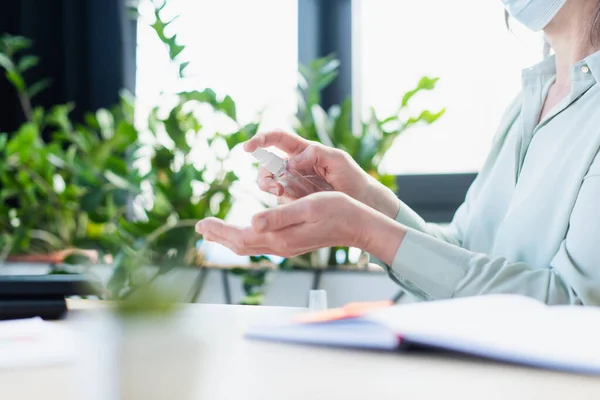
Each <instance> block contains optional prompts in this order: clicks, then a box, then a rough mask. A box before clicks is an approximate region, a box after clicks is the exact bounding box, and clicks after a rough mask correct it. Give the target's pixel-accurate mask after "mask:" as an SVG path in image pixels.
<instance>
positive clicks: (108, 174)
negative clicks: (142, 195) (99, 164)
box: [103, 171, 140, 194]
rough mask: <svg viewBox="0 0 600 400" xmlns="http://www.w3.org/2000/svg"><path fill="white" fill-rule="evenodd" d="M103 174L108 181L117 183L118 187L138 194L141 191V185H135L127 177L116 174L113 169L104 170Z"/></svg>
mask: <svg viewBox="0 0 600 400" xmlns="http://www.w3.org/2000/svg"><path fill="white" fill-rule="evenodd" d="M103 175H104V177H105V178H106V180H107V181H108V182H110V183H111V184H113V185H115V186H116V187H117V188H118V189H122V190H130V191H131V192H133V193H136V194H137V193H139V192H140V188H139V187H137V186H135V185H133V184H132V183H131V182H128V181H127V179H125V178H123V177H122V176H119V175H117V174H115V173H114V172H112V171H104V174H103Z"/></svg>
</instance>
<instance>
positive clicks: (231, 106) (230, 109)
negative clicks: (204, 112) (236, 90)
mask: <svg viewBox="0 0 600 400" xmlns="http://www.w3.org/2000/svg"><path fill="white" fill-rule="evenodd" d="M219 109H220V110H221V111H223V112H224V113H225V115H227V116H228V117H229V118H231V119H232V120H234V121H235V120H236V119H237V115H236V112H235V102H234V101H233V99H232V98H231V97H229V96H225V98H224V99H223V101H222V102H221V105H220V107H219Z"/></svg>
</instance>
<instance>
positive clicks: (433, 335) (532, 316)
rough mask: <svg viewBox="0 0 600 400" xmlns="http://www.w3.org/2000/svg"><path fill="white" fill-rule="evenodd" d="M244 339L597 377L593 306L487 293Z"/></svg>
mask: <svg viewBox="0 0 600 400" xmlns="http://www.w3.org/2000/svg"><path fill="white" fill-rule="evenodd" d="M246 337H247V338H249V339H257V340H267V341H277V342H287V343H298V344H308V345H320V346H336V347H346V348H362V349H377V350H397V349H400V348H401V347H403V345H406V346H407V347H411V346H413V345H416V346H417V347H424V348H432V349H440V350H444V351H450V352H455V353H458V354H464V355H472V356H477V357H484V358H488V359H492V360H498V361H503V362H510V363H517V364H522V365H528V366H533V367H540V368H545V369H553V370H561V371H569V372H576V373H585V374H600V346H599V345H598V341H599V340H600V339H599V338H600V308H595V307H577V306H546V305H545V304H543V303H541V302H538V301H537V300H533V299H530V298H527V297H522V296H517V295H487V296H480V297H470V298H462V299H452V300H443V301H432V302H426V303H415V304H408V305H399V306H393V307H387V308H382V309H378V310H375V311H372V312H368V313H366V314H364V315H362V316H358V317H353V318H347V319H341V320H332V321H325V322H317V323H288V324H284V325H279V326H273V325H270V326H257V327H254V328H252V329H250V330H249V331H248V332H247V335H246Z"/></svg>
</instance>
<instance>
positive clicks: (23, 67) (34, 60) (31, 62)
mask: <svg viewBox="0 0 600 400" xmlns="http://www.w3.org/2000/svg"><path fill="white" fill-rule="evenodd" d="M39 62H40V59H39V58H38V57H36V56H24V57H23V58H21V60H19V62H18V64H17V69H18V70H19V71H21V72H25V71H27V70H28V69H30V68H33V67H35V66H36V65H38V63H39Z"/></svg>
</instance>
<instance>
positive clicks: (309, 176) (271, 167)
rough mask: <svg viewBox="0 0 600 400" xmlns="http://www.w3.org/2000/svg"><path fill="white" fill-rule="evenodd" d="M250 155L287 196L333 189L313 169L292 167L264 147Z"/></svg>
mask: <svg viewBox="0 0 600 400" xmlns="http://www.w3.org/2000/svg"><path fill="white" fill-rule="evenodd" d="M252 156H253V157H254V158H256V160H257V161H258V163H259V164H260V165H261V166H262V167H264V168H265V169H266V170H267V171H269V172H270V173H272V174H273V177H274V179H275V181H276V182H278V183H280V184H281V185H282V186H283V188H284V193H285V194H286V195H288V196H291V197H294V198H300V197H304V196H307V195H309V194H311V193H315V192H323V191H330V190H334V189H333V187H332V186H331V185H330V184H328V183H327V181H325V179H323V178H322V177H321V176H320V175H319V174H317V173H316V172H315V171H314V170H312V169H310V170H296V169H293V168H291V167H290V166H289V164H288V162H287V160H284V159H283V158H281V157H278V156H277V155H275V154H273V153H271V152H269V151H267V150H265V149H262V148H258V149H256V150H255V151H254V152H253V153H252Z"/></svg>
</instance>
